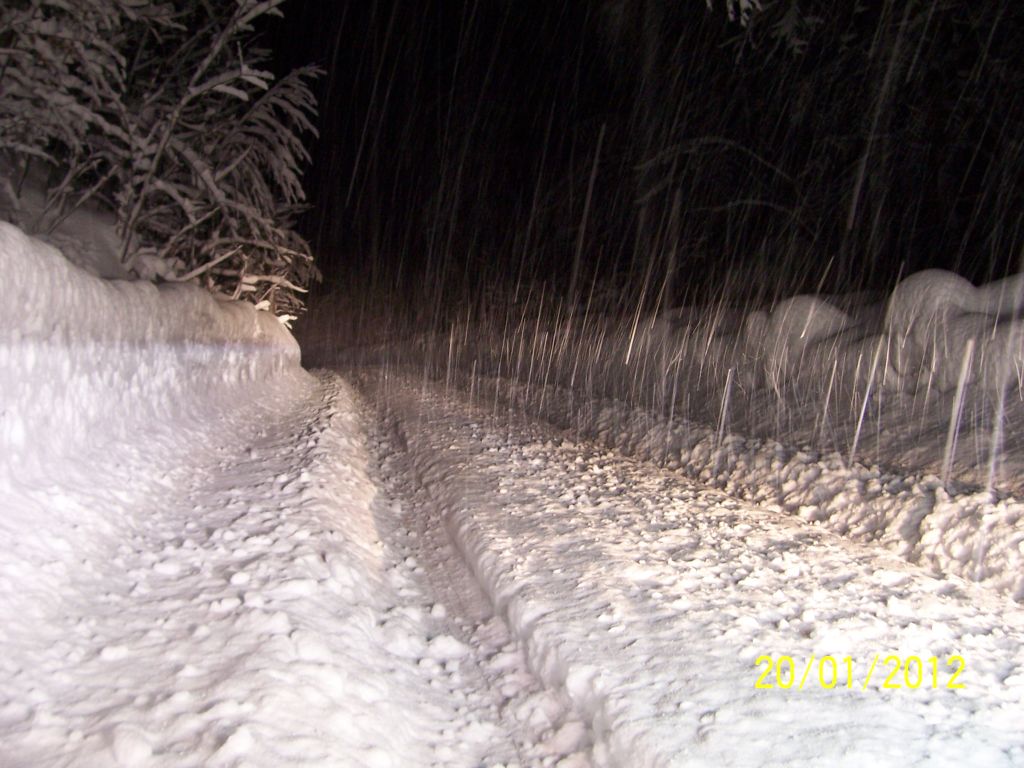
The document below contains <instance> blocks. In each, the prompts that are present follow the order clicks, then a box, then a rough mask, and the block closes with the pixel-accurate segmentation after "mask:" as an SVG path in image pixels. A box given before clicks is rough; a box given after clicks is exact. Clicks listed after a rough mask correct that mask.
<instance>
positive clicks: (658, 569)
mask: <svg viewBox="0 0 1024 768" xmlns="http://www.w3.org/2000/svg"><path fill="white" fill-rule="evenodd" d="M363 386H364V388H366V389H367V390H368V391H370V392H371V393H372V396H373V397H375V398H376V399H377V400H378V402H379V403H381V404H382V405H381V407H383V408H385V409H386V410H387V412H388V413H389V414H390V418H391V419H392V420H393V422H394V423H396V424H397V425H399V426H398V427H396V428H395V430H394V431H396V432H397V433H398V434H399V437H398V438H397V442H399V443H401V444H402V445H403V446H404V447H405V448H406V449H407V459H406V461H407V462H408V463H409V465H410V466H411V467H412V469H413V470H414V475H415V478H416V482H418V483H421V484H422V485H423V486H424V488H425V489H426V490H427V493H429V495H430V498H431V499H432V501H433V503H434V504H435V505H439V506H440V507H441V509H442V511H443V515H444V520H445V522H446V525H447V530H449V531H450V532H451V534H452V537H453V539H454V541H455V544H456V546H457V548H458V549H459V551H460V552H462V553H463V555H464V556H465V557H466V560H467V562H468V563H469V565H470V568H471V569H472V571H473V573H474V574H475V575H476V577H477V579H478V581H479V583H480V585H481V586H482V588H483V590H484V592H485V593H486V594H487V596H488V597H489V599H490V601H491V604H492V605H493V606H494V608H495V610H496V612H497V613H498V615H499V616H500V617H502V618H503V619H504V620H505V621H506V622H507V624H508V626H509V628H510V629H511V632H512V633H513V635H514V636H515V637H516V638H517V639H518V640H519V641H520V642H521V643H522V647H523V649H524V651H525V653H526V658H527V659H528V661H529V664H530V667H531V669H532V670H533V672H534V673H535V674H536V675H537V677H538V678H539V679H540V680H541V681H543V683H544V684H545V685H547V686H548V687H549V688H550V689H551V690H553V691H562V692H564V693H565V695H566V696H568V698H569V700H570V702H571V708H572V710H573V711H574V712H576V713H579V715H580V716H581V717H582V719H583V721H584V723H583V725H584V726H585V728H583V729H581V730H579V731H578V736H579V740H580V745H584V744H587V745H589V750H590V755H589V757H588V759H589V760H590V761H591V762H592V763H593V764H595V765H601V766H604V765H608V766H613V765H614V766H641V767H642V766H668V765H687V766H693V765H708V766H711V765H808V766H810V765H851V766H852V765H864V764H867V763H871V764H873V765H892V766H909V765H951V766H952V765H965V764H971V765H992V766H995V765H1021V764H1024V736H1022V735H1021V730H1020V722H1021V713H1022V712H1024V611H1022V610H1021V608H1020V606H1019V605H1016V604H1014V603H1013V602H1012V601H1010V600H1009V599H1006V598H1001V597H999V596H996V595H993V594H991V593H990V592H987V591H985V590H983V589H979V588H978V587H976V586H974V585H971V584H969V583H967V582H964V581H961V580H958V579H956V578H955V577H951V578H949V579H946V580H940V579H936V578H934V577H932V576H931V575H929V574H928V573H927V572H925V571H924V570H923V569H921V568H919V567H916V566H914V565H911V564H908V563H906V562H905V561H903V560H902V559H900V558H898V557H896V556H895V555H892V554H890V553H887V552H884V551H878V550H877V549H874V548H871V547H869V546H867V545H865V544H861V543H857V542H853V541H850V540H849V539H845V538H843V537H840V536H839V535H837V534H835V533H832V532H830V531H828V530H826V529H824V528H822V527H819V526H815V525H813V524H809V523H806V522H804V521H801V520H799V519H796V518H794V517H792V516H787V515H784V514H781V513H778V512H770V511H765V510H763V509H759V508H757V507H756V506H754V505H751V504H749V503H744V502H741V501H738V500H735V499H733V498H730V497H729V496H727V495H725V494H723V493H722V492H720V491H716V490H709V489H707V488H704V487H701V486H699V485H697V484H695V483H693V482H691V481H689V480H686V479H684V478H682V477H680V476H679V475H678V474H673V473H672V472H669V471H665V470H661V469H658V468H657V467H655V466H654V465H652V464H650V463H646V462H643V461H639V460H635V459H631V458H627V457H623V456H621V455H618V454H616V453H613V452H609V451H607V450H605V449H601V448H597V447H595V446H591V445H587V444H574V443H572V442H571V441H569V440H567V439H566V438H565V437H564V436H562V435H560V434H559V433H558V432H557V431H555V430H552V429H551V428H550V427H547V426H543V425H538V424H536V423H526V422H523V421H521V420H518V419H516V418H514V417H512V416H511V415H510V414H501V415H498V416H495V415H494V414H493V413H489V412H485V411H483V410H480V409H477V408H475V407H473V406H471V405H469V404H467V403H464V402H459V401H458V400H457V399H456V397H453V396H451V393H448V395H447V396H445V395H443V394H442V393H441V392H439V391H436V390H434V389H432V388H431V386H430V385H427V384H425V383H422V382H420V383H417V382H415V381H413V380H403V379H401V378H400V377H396V376H394V375H393V374H391V375H385V374H383V373H381V374H379V375H378V376H375V375H373V374H365V375H364V376H363ZM890 655H891V656H895V657H897V658H898V660H899V661H897V662H889V663H888V664H887V663H886V661H885V659H886V657H887V656H890ZM952 655H959V656H962V658H963V660H964V663H965V669H964V671H963V673H962V675H961V676H960V677H959V678H958V679H957V680H956V681H954V683H957V682H960V683H963V684H964V688H963V689H957V690H954V689H950V688H948V687H947V685H948V683H949V682H950V680H951V676H952V673H953V671H954V669H953V668H952V667H950V668H948V669H947V665H946V661H947V659H948V657H950V656H952ZM762 656H768V657H770V659H771V660H772V662H773V663H774V662H775V661H778V660H779V659H781V658H782V657H791V658H792V659H793V660H794V663H795V667H796V675H797V678H796V680H795V681H794V682H793V683H792V684H791V685H790V686H784V684H785V683H787V682H789V681H788V679H787V676H786V675H785V674H782V676H781V682H780V678H778V677H776V675H775V672H773V673H772V674H771V675H769V676H767V678H766V680H767V682H768V683H769V684H772V683H774V687H773V688H770V689H757V688H755V682H756V681H757V680H758V678H759V677H760V676H761V672H762V671H763V670H764V667H765V664H764V663H762V664H761V666H758V665H757V664H756V662H757V660H758V658H759V657H762ZM829 656H830V657H832V658H834V659H835V660H837V662H838V664H837V667H838V672H837V674H838V678H837V679H836V680H835V683H836V684H835V687H834V688H832V689H827V688H826V687H825V685H824V684H823V683H821V682H819V681H820V680H821V679H822V677H821V666H820V661H819V663H818V665H817V666H815V664H814V662H813V661H812V659H817V660H821V659H822V658H823V657H829ZM911 656H916V657H918V658H920V659H922V660H927V659H930V658H931V657H936V658H937V659H938V660H939V661H938V663H937V668H938V670H939V672H938V674H937V676H936V679H935V681H934V684H933V680H932V676H931V673H930V672H929V674H928V675H926V676H925V678H926V679H925V680H923V681H921V682H918V681H917V680H916V679H915V674H914V673H913V672H914V670H916V669H917V667H914V666H912V665H913V662H907V661H906V660H907V659H908V658H909V657H911ZM847 658H849V659H850V662H849V665H847V663H846V662H845V661H844V660H845V659H847ZM873 661H874V663H875V666H876V667H877V668H878V670H884V672H882V671H878V672H877V673H876V672H875V671H873V670H871V669H870V668H871V666H872V662H873ZM901 664H902V665H905V667H904V668H903V669H900V670H899V672H898V673H896V674H894V675H893V676H892V677H891V678H890V677H889V673H890V672H891V671H892V670H893V667H894V666H900V665H901ZM907 666H909V667H910V668H911V674H910V677H909V682H907V680H908V678H907V677H906V676H905V675H906V674H907V669H906V667H907ZM829 669H830V668H828V667H826V672H825V675H824V680H825V682H826V683H827V682H828V681H829V674H828V672H829ZM929 669H930V668H929ZM805 670H808V671H810V670H813V674H811V675H808V677H809V678H810V682H809V683H805V684H803V685H802V686H801V685H798V683H800V682H801V680H802V679H803V672H804V671H805ZM848 671H849V672H852V676H848V675H847V672H848ZM887 682H888V684H889V685H895V684H900V688H898V689H895V688H887V687H886V683H887ZM915 683H916V684H915ZM847 686H849V687H847ZM911 686H913V688H914V689H911Z"/></svg>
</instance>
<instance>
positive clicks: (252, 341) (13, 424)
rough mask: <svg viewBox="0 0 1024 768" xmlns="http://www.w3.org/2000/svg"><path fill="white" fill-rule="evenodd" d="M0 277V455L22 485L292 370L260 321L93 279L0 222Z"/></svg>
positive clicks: (288, 346)
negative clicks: (152, 424) (0, 293)
mask: <svg viewBox="0 0 1024 768" xmlns="http://www.w3.org/2000/svg"><path fill="white" fill-rule="evenodd" d="M0 273H2V274H3V275H4V277H5V288H6V290H5V295H4V300H3V302H2V303H0V392H2V393H3V401H2V406H0V407H2V411H0V455H2V456H4V457H5V464H8V465H9V466H10V468H11V469H12V470H13V471H14V472H15V473H16V474H18V475H20V476H21V477H23V478H24V477H26V476H33V475H36V476H38V475H45V474H46V473H47V468H48V467H51V466H53V464H54V462H55V460H57V459H58V458H59V457H61V456H65V455H71V454H77V453H81V452H83V451H97V450H102V448H103V446H104V445H105V444H107V443H108V442H109V441H112V440H114V441H116V440H122V439H126V438H127V437H129V435H131V434H132V433H133V432H134V433H135V435H134V438H133V439H139V437H138V434H137V433H138V432H139V431H140V430H143V429H144V425H145V424H146V423H147V420H152V419H157V420H163V421H172V422H173V421H174V419H175V418H177V417H178V416H179V415H180V414H182V413H187V412H189V411H190V410H191V409H192V408H193V406H192V402H193V401H194V400H195V399H196V398H198V397H209V398H213V399H214V400H219V399H224V398H231V397H233V396H237V393H236V394H235V395H232V393H231V387H232V386H234V385H242V384H245V383H252V382H259V381H265V380H267V379H269V378H270V377H273V376H274V375H276V374H279V373H281V372H283V371H285V370H287V369H290V368H297V366H298V363H299V348H298V345H297V344H296V342H295V341H294V339H293V338H292V337H291V335H290V334H289V333H288V332H287V331H286V330H285V329H284V328H283V327H282V326H281V325H280V324H279V323H278V322H277V320H276V319H275V318H274V317H272V316H271V315H269V314H267V313H260V312H257V311H255V310H254V309H253V308H252V307H251V306H247V305H244V304H241V303H236V302H226V301H220V300H218V299H216V298H214V297H213V296H212V295H210V294H209V293H207V292H205V291H203V290H201V289H199V288H197V287H195V286H189V285H161V286H155V285H152V284H149V283H140V282H126V281H107V280H102V279H100V278H97V277H95V276H93V275H91V274H89V273H87V272H85V271H84V270H82V269H80V268H78V267H76V266H74V265H72V264H71V263H69V262H68V261H67V260H66V259H65V258H64V256H63V255H62V254H61V253H60V252H59V251H57V250H56V249H55V248H53V247H51V246H49V245H46V244H45V243H42V242H40V241H38V240H35V239H33V238H31V237H28V236H27V235H25V234H24V233H23V232H21V231H20V230H19V229H17V228H16V227H14V226H12V225H10V224H6V223H3V222H0ZM211 405H216V403H215V402H214V403H211Z"/></svg>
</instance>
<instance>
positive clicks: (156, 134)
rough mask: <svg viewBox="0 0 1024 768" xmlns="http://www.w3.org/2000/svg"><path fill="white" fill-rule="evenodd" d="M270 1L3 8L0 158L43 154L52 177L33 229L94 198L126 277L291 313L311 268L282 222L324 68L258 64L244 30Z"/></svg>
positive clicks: (304, 158) (118, 0)
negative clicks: (273, 68)
mask: <svg viewBox="0 0 1024 768" xmlns="http://www.w3.org/2000/svg"><path fill="white" fill-rule="evenodd" d="M281 2H282V0H238V1H237V2H235V3H230V4H208V3H203V2H199V1H198V0H171V1H170V2H166V3H156V4H153V3H144V2H140V0H80V1H79V2H76V3H74V4H73V7H72V6H71V5H69V4H67V3H65V2H62V0H29V2H25V3H18V4H15V5H14V7H5V8H4V9H3V10H0V84H2V85H0V87H2V90H3V99H2V100H0V152H3V153H4V155H5V157H6V159H7V160H8V161H9V162H10V163H11V164H12V165H13V166H14V168H15V169H21V170H22V171H24V170H25V168H27V165H28V164H29V163H31V162H42V163H45V164H46V166H47V167H48V169H49V175H50V179H51V181H50V183H49V185H48V189H47V206H46V210H45V211H44V212H43V213H42V215H41V216H40V219H41V220H40V221H37V222H35V228H36V229H46V228H48V227H53V226H55V225H56V224H57V223H59V221H60V220H61V219H62V217H63V216H64V215H66V213H67V212H68V211H70V210H74V209H75V208H76V207H78V206H80V205H82V204H83V203H85V202H86V201H87V200H94V201H97V202H100V203H102V204H105V205H106V206H107V207H108V208H110V209H111V210H112V211H113V212H114V213H115V214H116V216H117V221H118V227H119V230H120V234H121V237H122V240H123V250H122V253H121V259H122V261H123V262H124V264H125V265H126V266H128V267H130V268H133V269H134V270H135V271H136V272H138V273H140V274H153V273H156V274H163V275H165V276H168V277H175V276H177V277H181V276H183V275H195V276H201V279H202V280H203V281H204V282H205V284H206V285H207V286H208V287H210V288H211V289H213V290H216V291H219V292H222V293H226V294H229V295H235V296H238V295H242V296H245V297H246V298H249V299H251V300H253V301H254V303H257V304H261V305H263V306H269V307H270V308H271V309H273V310H274V311H276V312H280V313H284V314H294V312H295V311H297V310H299V309H301V307H302V300H301V298H300V296H301V293H302V292H303V290H304V288H305V286H307V285H308V284H309V282H310V281H311V280H313V279H315V278H316V276H317V271H316V268H315V267H314V266H313V263H312V257H311V254H310V252H309V246H308V244H307V243H306V242H305V241H304V240H303V239H302V238H301V237H300V236H299V235H298V234H297V233H296V232H295V231H294V228H293V227H294V220H295V215H296V213H297V212H298V211H299V210H301V207H302V206H303V204H304V201H305V195H304V192H303V189H302V184H301V173H302V167H303V165H304V164H305V163H306V162H308V160H309V156H308V154H307V152H306V149H305V147H304V146H303V143H302V142H303V137H304V136H305V135H307V134H311V133H312V134H315V128H314V126H313V123H312V118H313V116H315V114H316V100H315V98H314V96H313V94H312V92H311V91H310V89H309V85H308V84H309V82H310V80H311V79H313V78H314V77H316V76H317V75H318V73H319V71H318V70H317V68H315V67H303V68H301V69H298V70H296V71H294V72H292V73H291V74H289V75H287V76H286V77H284V78H282V79H280V80H276V81H275V78H274V75H273V73H271V72H269V71H267V62H268V60H269V52H268V51H266V50H263V49H260V48H258V47H255V46H254V44H253V37H254V28H253V23H254V22H255V21H256V20H257V19H259V18H260V17H263V16H267V15H280V11H279V6H280V4H281ZM225 254H227V255H226V256H225ZM254 276H256V277H257V278H258V279H255V280H254V279H253V277H254Z"/></svg>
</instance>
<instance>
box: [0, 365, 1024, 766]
mask: <svg viewBox="0 0 1024 768" xmlns="http://www.w3.org/2000/svg"><path fill="white" fill-rule="evenodd" d="M357 379H358V384H359V387H360V388H361V390H362V394H361V395H357V394H355V393H354V392H353V390H352V389H351V388H350V386H349V385H348V384H346V383H344V382H343V381H342V380H340V379H339V378H337V377H336V376H334V375H333V374H322V375H320V376H318V377H315V378H309V377H293V379H292V380H291V381H290V382H288V383H287V384H285V383H278V384H276V385H273V384H267V385H265V386H263V387H262V389H260V390H259V392H258V393H255V394H254V395H253V397H252V398H244V399H242V398H240V399H239V401H238V404H237V405H236V406H235V407H234V408H233V409H230V408H229V409H226V410H225V411H224V413H223V417H222V420H221V421H220V422H219V423H213V424H208V425H207V427H206V431H203V430H202V429H201V428H200V427H199V426H197V425H195V424H192V425H191V426H187V427H178V426H175V425H174V424H171V423H167V424H163V425H154V428H153V431H152V432H151V433H148V434H147V435H146V439H145V440H140V441H139V442H140V444H139V445H135V446H120V447H119V448H112V449H111V451H110V454H109V456H108V457H107V460H106V461H104V462H101V463H100V465H101V466H103V467H104V468H105V471H108V472H109V474H108V475H106V476H102V477H91V478H86V477H85V476H74V475H70V476H63V477H54V478H52V481H51V482H50V483H49V484H48V485H45V484H44V485H38V484H35V485H32V486H31V487H29V486H20V485H19V484H18V480H17V479H16V478H4V479H3V482H4V483H6V484H9V485H10V487H4V488H2V489H0V490H2V491H3V495H4V497H5V498H9V499H14V500H16V501H17V508H15V509H12V510H10V511H9V514H8V515H7V516H6V517H4V518H3V522H2V524H3V525H4V526H5V528H3V529H0V534H3V536H4V537H9V538H10V541H9V542H8V543H7V544H9V545H6V544H5V546H3V547H0V603H2V606H3V609H4V611H3V612H4V616H5V617H7V620H6V621H5V623H4V624H3V625H0V643H2V647H3V654H2V655H0V764H2V765H5V766H63V765H69V766H71V765H74V766H78V765H89V766H92V765H96V766H106V765H127V766H148V765H166V766H172V765H173V766H184V765H196V766H198V765H223V766H230V765H237V766H242V765H247V766H286V765H299V766H301V765H308V766H327V765H339V766H419V765H423V766H428V765H436V766H477V765H488V766H495V765H521V766H543V765H555V764H560V765H564V766H585V765H619V766H641V767H642V766H662V765H687V766H690V765H842V764H847V765H863V764H867V763H871V764H874V765H894V766H897V765H898V766H906V765H918V764H920V765H946V764H948V765H965V764H970V765H1014V764H1024V729H1022V728H1021V723H1022V721H1024V642H1022V641H1024V611H1022V609H1021V607H1020V606H1019V605H1017V604H1014V603H1013V602H1011V601H1010V600H1009V599H1007V598H1002V597H998V596H996V595H994V594H990V593H988V592H986V591H984V590H982V589H979V588H977V587H975V586H972V585H969V584H967V583H965V582H961V581H957V580H938V579H935V578H932V577H930V576H928V575H927V574H926V573H925V572H924V571H922V570H920V569H918V568H916V567H914V566H912V565H909V564H907V563H905V562H903V561H902V560H900V559H898V558H896V557H895V556H894V555H890V554H886V553H884V552H880V551H875V550H874V549H872V548H870V547H868V546H866V545H864V544H860V543H855V542H851V541H848V540H845V539H843V538H841V537H839V536H837V535H836V534H834V533H831V532H829V531H827V530H824V529H822V528H819V527H815V526H813V525H810V524H808V523H805V522H802V521H801V520H799V519H796V518H793V517H787V516H783V515H781V514H777V513H771V512H766V511H763V510H760V509H758V508H756V507H754V506H752V505H750V504H746V503H742V502H739V501H736V500H734V499H731V498H729V497H728V496H726V495H724V494H722V493H721V492H719V491H714V490H708V489H706V488H701V487H699V486H697V485H695V484H694V483H692V482H691V481H688V480H686V479H684V478H682V477H681V476H680V475H678V474H673V473H672V472H669V471H665V470H661V469H658V468H657V467H655V466H654V465H652V464H649V463H646V462H644V461H641V460H637V459H631V458H626V457H623V456H621V455H618V454H616V453H613V452H609V451H607V450H605V449H601V448H598V447H596V446H593V445H588V444H578V443H573V442H571V441H569V440H568V439H567V438H566V437H565V436H564V435H563V434H561V433H560V432H558V431H557V430H555V429H553V428H551V427H549V426H545V425H541V424H538V423H532V422H526V421H523V420H522V419H520V418H517V417H513V416H510V415H509V414H507V413H499V414H494V413H492V412H490V411H483V410H480V409H478V408H476V407H474V406H472V405H470V404H467V403H466V402H464V401H462V400H461V399H460V398H459V397H458V396H457V395H454V394H452V395H450V396H444V395H443V394H442V393H441V392H439V391H437V390H436V389H434V388H433V387H432V386H429V385H424V384H422V382H417V381H415V380H404V379H401V378H396V377H394V376H391V377H387V376H385V375H383V374H381V373H379V372H373V371H371V372H365V373H363V374H362V375H360V376H358V377H357ZM492 410H493V409H492ZM254 417H255V418H254ZM254 424H259V425H260V426H259V427H255V426H253V425H254ZM83 466H91V467H95V466H97V465H96V464H95V463H94V464H89V465H83ZM32 520H38V521H41V522H40V524H39V525H37V526H36V529H35V532H32V526H31V521H32ZM812 654H813V655H814V656H815V658H817V659H820V658H821V657H823V656H825V655H828V654H831V655H833V656H835V657H836V658H837V659H842V658H845V657H847V656H849V657H851V658H852V660H853V663H854V668H853V671H854V678H855V680H854V688H853V689H852V690H847V689H846V688H845V685H846V680H845V677H844V673H845V668H844V667H843V666H842V664H840V667H839V681H838V684H837V686H836V688H835V689H833V690H824V689H822V688H821V686H820V685H818V684H817V682H816V677H817V672H816V671H815V675H813V676H812V678H811V680H810V681H809V682H808V683H807V684H806V685H805V686H804V688H803V690H800V691H798V690H796V686H795V685H794V687H793V689H792V690H781V689H779V687H778V686H776V688H774V689H770V690H758V689H756V688H755V686H754V684H755V681H756V680H757V679H758V677H759V670H758V668H757V667H756V665H755V660H756V659H757V657H759V656H762V655H768V656H772V657H773V658H774V659H778V658H780V657H781V656H784V655H785V656H791V657H792V658H793V659H794V660H795V662H796V664H797V669H798V673H800V672H802V671H803V665H804V663H805V662H806V661H807V660H808V659H810V658H811V655H812ZM876 654H880V655H881V656H882V657H884V656H886V655H890V654H892V655H897V656H899V657H901V658H904V659H905V658H906V657H908V656H911V655H916V656H919V657H921V658H922V659H927V658H930V657H932V656H936V657H938V658H939V659H940V660H941V661H940V665H941V666H940V667H939V670H938V683H939V688H938V689H933V687H932V681H931V679H930V672H929V673H928V674H926V675H925V681H924V683H923V684H922V685H921V686H920V687H919V688H918V689H917V690H883V689H882V687H881V684H882V683H883V682H884V679H885V675H884V674H882V673H881V671H879V672H878V673H876V674H875V676H874V678H873V680H872V682H871V683H870V684H869V685H868V686H867V689H866V690H862V689H861V684H862V683H863V681H864V680H865V675H866V674H867V670H868V667H869V665H870V663H871V660H872V659H873V658H874V657H875V655H876ZM953 654H957V655H960V656H962V657H963V659H964V661H965V664H966V667H965V669H964V671H963V673H962V675H961V676H960V678H959V680H958V682H962V683H963V684H964V686H965V687H964V688H963V689H962V690H947V689H945V688H944V687H943V686H945V684H946V682H948V681H949V678H950V676H951V673H952V670H951V669H947V668H946V666H945V664H944V663H943V662H944V661H945V659H946V657H948V656H950V655H953ZM882 666H884V665H883V663H882V662H879V670H881V668H882ZM815 670H817V667H816V668H815ZM897 679H899V678H897ZM560 761H561V762H560Z"/></svg>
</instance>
